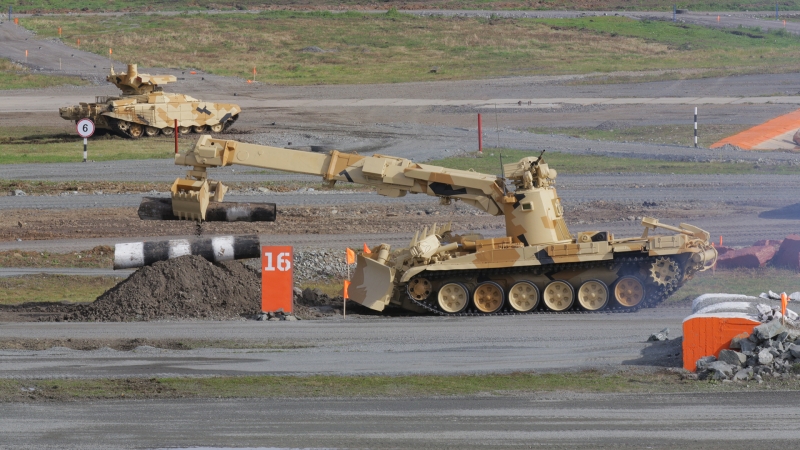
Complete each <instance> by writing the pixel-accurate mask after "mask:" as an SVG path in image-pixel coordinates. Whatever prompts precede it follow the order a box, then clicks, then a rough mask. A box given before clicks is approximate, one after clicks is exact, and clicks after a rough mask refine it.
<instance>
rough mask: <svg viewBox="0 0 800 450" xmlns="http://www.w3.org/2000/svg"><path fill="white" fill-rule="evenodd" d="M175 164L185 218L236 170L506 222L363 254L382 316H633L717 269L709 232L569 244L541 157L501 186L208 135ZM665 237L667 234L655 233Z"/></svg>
mask: <svg viewBox="0 0 800 450" xmlns="http://www.w3.org/2000/svg"><path fill="white" fill-rule="evenodd" d="M175 164H178V165H183V166H190V167H191V168H192V170H189V171H188V173H187V178H179V179H177V180H176V181H175V183H174V184H173V185H172V208H173V212H174V214H175V216H178V217H181V218H185V219H194V220H203V219H204V218H205V208H206V206H207V205H208V202H209V200H210V199H211V198H212V197H213V199H214V200H215V201H222V197H223V196H224V194H225V190H226V188H225V186H224V185H223V184H222V183H220V182H216V181H215V182H210V181H209V180H208V179H207V172H206V169H207V168H209V167H220V166H228V165H232V164H239V165H244V166H251V167H259V168H268V169H277V170H282V171H288V172H296V173H304V174H314V175H319V176H321V177H322V178H323V179H324V180H327V181H328V182H330V183H335V182H337V181H346V182H351V183H357V184H362V185H367V186H373V187H375V188H376V189H377V193H378V194H380V195H385V196H389V197H402V196H404V195H406V194H407V193H422V194H427V195H431V196H436V197H439V198H440V201H441V202H442V203H444V204H448V203H450V202H452V201H462V202H465V203H467V204H469V205H472V206H474V207H476V208H478V209H480V210H483V211H486V212H487V213H489V214H492V215H495V216H501V215H502V216H504V217H505V223H506V236H504V237H495V238H484V237H483V236H481V235H479V234H464V235H459V234H456V233H454V231H453V230H452V228H451V225H450V224H446V225H442V226H435V225H434V226H432V227H431V228H428V229H424V230H422V231H421V232H420V231H418V232H417V234H416V235H415V236H414V238H413V239H412V240H411V242H410V244H409V246H408V247H405V248H397V249H395V248H392V247H391V246H390V245H388V244H381V245H379V246H376V247H374V248H372V249H369V250H368V251H366V250H364V251H360V252H359V254H358V258H357V267H356V271H355V275H354V277H353V280H352V284H351V286H350V291H349V295H350V298H351V299H352V300H354V301H356V302H358V303H360V304H362V305H364V306H366V307H368V308H371V309H374V310H377V311H382V310H383V309H384V308H385V307H386V306H388V305H396V306H399V307H402V308H406V309H411V310H416V311H433V312H436V313H439V314H527V313H533V312H558V313H561V312H575V311H583V312H598V311H620V312H622V311H635V310H637V309H639V308H642V307H652V306H655V305H656V304H658V303H659V302H661V301H663V300H664V299H665V298H667V296H669V295H670V294H672V293H673V292H674V291H675V290H676V289H678V288H679V287H680V286H681V285H682V284H683V283H684V282H685V281H686V280H688V279H689V278H691V277H692V275H694V274H695V273H696V272H698V271H703V270H707V269H709V268H710V267H712V265H713V264H714V262H715V261H716V258H717V251H716V250H715V249H714V247H713V246H712V245H711V243H710V242H709V234H708V233H707V232H705V231H703V230H701V229H700V228H697V227H695V226H692V225H687V224H680V225H679V226H677V227H675V226H669V225H666V224H661V223H660V222H659V221H658V220H656V219H653V218H644V219H643V220H642V226H643V227H644V228H643V230H642V234H641V235H640V236H634V237H616V236H614V235H613V234H612V233H610V232H608V231H584V232H579V233H576V234H572V233H570V232H569V230H568V228H567V225H566V223H565V221H564V209H563V206H562V203H561V199H560V198H559V197H558V194H557V193H556V189H555V180H556V176H557V173H556V171H555V169H552V168H550V167H549V166H548V164H547V163H545V161H544V159H543V157H542V155H539V156H529V157H525V158H523V159H521V160H520V161H518V162H515V163H512V164H506V165H505V166H504V167H503V172H504V173H503V177H498V176H496V175H487V174H481V173H476V172H472V171H465V170H453V169H448V168H444V167H438V166H432V165H427V164H418V163H414V162H413V161H410V160H408V159H403V158H395V157H391V156H383V155H373V156H360V155H355V154H345V153H340V152H338V151H332V152H331V153H330V154H328V155H324V154H319V153H311V152H302V151H296V150H287V149H281V148H276V147H267V146H260V145H253V144H245V143H241V142H235V141H229V140H228V141H226V140H217V139H212V138H211V136H202V137H201V138H200V140H199V141H198V143H197V145H196V146H195V148H194V149H192V150H190V151H188V152H186V153H181V154H177V155H175ZM658 228H660V229H661V230H664V231H667V232H669V233H668V234H653V233H651V232H652V231H653V230H656V229H658Z"/></svg>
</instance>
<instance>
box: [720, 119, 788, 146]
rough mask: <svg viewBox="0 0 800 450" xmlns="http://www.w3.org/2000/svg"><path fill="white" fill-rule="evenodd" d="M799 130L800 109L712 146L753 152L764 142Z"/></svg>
mask: <svg viewBox="0 0 800 450" xmlns="http://www.w3.org/2000/svg"><path fill="white" fill-rule="evenodd" d="M798 128H800V109H798V110H797V111H793V112H790V113H789V114H784V115H782V116H778V117H776V118H774V119H772V120H768V121H766V122H764V123H762V124H760V125H756V126H754V127H753V128H750V129H747V130H744V131H742V132H741V133H738V134H734V135H733V136H730V137H726V138H725V139H723V140H721V141H717V142H715V143H713V144H711V148H718V147H722V146H723V145H725V144H731V145H735V146H737V147H740V148H743V149H745V150H751V149H753V148H755V147H756V146H757V145H759V144H761V143H762V142H765V141H768V140H770V139H773V138H775V137H777V136H780V135H781V134H783V133H788V132H789V131H792V130H796V129H798Z"/></svg>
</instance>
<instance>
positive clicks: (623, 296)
mask: <svg viewBox="0 0 800 450" xmlns="http://www.w3.org/2000/svg"><path fill="white" fill-rule="evenodd" d="M614 299H615V300H616V301H617V303H619V304H620V306H624V307H626V308H632V307H634V306H638V305H639V303H641V302H642V300H644V284H643V283H642V280H640V279H639V278H638V277H635V276H633V275H627V276H624V277H622V278H620V279H619V280H617V283H616V284H615V285H614Z"/></svg>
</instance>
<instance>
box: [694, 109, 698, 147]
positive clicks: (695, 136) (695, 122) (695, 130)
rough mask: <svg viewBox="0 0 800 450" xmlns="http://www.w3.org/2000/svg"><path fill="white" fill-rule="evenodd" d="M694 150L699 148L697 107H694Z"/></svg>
mask: <svg viewBox="0 0 800 450" xmlns="http://www.w3.org/2000/svg"><path fill="white" fill-rule="evenodd" d="M694 148H697V106H695V107H694Z"/></svg>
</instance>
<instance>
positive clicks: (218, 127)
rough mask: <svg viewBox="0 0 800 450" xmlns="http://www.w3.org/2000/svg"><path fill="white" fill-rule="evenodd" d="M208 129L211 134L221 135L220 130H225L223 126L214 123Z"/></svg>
mask: <svg viewBox="0 0 800 450" xmlns="http://www.w3.org/2000/svg"><path fill="white" fill-rule="evenodd" d="M210 128H211V132H212V133H222V129H223V128H225V125H224V124H222V123H215V124H214V125H211V127H210Z"/></svg>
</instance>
